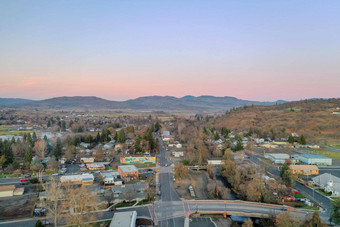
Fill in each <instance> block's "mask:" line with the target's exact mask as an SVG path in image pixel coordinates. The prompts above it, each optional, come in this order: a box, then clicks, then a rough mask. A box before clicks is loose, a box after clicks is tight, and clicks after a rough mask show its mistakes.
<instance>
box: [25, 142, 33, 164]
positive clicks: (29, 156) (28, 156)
mask: <svg viewBox="0 0 340 227" xmlns="http://www.w3.org/2000/svg"><path fill="white" fill-rule="evenodd" d="M31 161H32V148H31V146H27V149H26V152H25V156H24V163H25V164H26V163H31Z"/></svg>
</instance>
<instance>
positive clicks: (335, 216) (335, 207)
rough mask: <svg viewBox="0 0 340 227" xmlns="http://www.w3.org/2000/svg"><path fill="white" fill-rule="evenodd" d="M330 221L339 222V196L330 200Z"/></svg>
mask: <svg viewBox="0 0 340 227" xmlns="http://www.w3.org/2000/svg"><path fill="white" fill-rule="evenodd" d="M330 221H332V222H334V223H335V224H340V198H336V199H334V201H332V212H331V215H330Z"/></svg>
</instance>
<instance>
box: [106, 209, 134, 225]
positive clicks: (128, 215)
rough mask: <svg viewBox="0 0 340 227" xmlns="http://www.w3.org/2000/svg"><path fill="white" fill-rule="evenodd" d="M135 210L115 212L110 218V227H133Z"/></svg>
mask: <svg viewBox="0 0 340 227" xmlns="http://www.w3.org/2000/svg"><path fill="white" fill-rule="evenodd" d="M136 220H137V211H126V212H117V213H115V215H114V216H113V218H112V221H111V224H110V227H118V226H119V227H135V226H136Z"/></svg>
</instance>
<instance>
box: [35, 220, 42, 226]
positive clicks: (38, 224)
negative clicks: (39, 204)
mask: <svg viewBox="0 0 340 227" xmlns="http://www.w3.org/2000/svg"><path fill="white" fill-rule="evenodd" d="M35 227H44V225H43V224H42V223H41V221H40V220H38V221H37V223H35Z"/></svg>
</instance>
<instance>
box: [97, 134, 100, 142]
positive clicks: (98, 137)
mask: <svg viewBox="0 0 340 227" xmlns="http://www.w3.org/2000/svg"><path fill="white" fill-rule="evenodd" d="M96 142H97V143H100V133H99V132H97V136H96Z"/></svg>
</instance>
